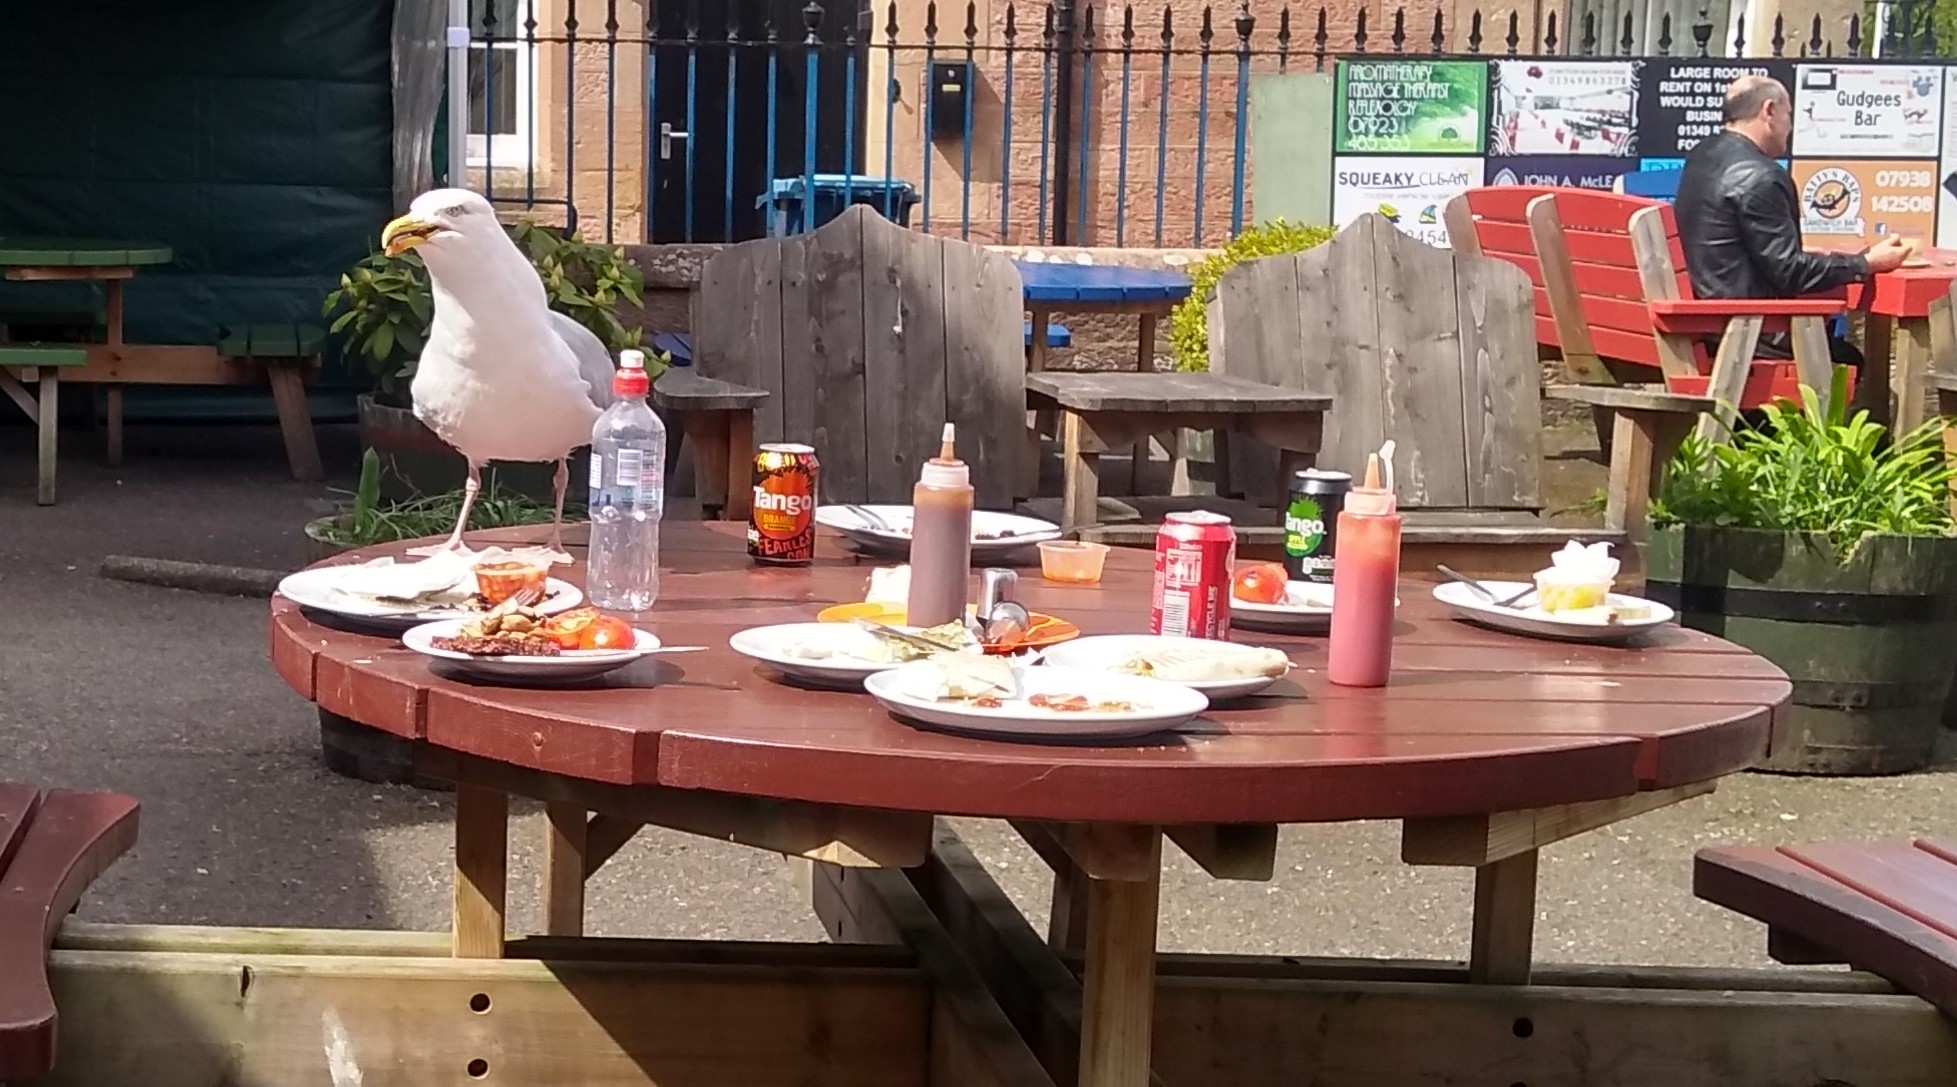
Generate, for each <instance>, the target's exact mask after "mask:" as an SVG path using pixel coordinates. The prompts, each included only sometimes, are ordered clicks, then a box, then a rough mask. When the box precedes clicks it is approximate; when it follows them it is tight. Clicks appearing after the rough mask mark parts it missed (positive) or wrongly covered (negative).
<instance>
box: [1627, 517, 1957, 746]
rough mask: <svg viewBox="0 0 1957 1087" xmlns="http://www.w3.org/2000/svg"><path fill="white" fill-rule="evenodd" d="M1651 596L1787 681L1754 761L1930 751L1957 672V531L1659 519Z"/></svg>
mask: <svg viewBox="0 0 1957 1087" xmlns="http://www.w3.org/2000/svg"><path fill="white" fill-rule="evenodd" d="M1647 564H1648V569H1647V574H1646V595H1648V596H1650V597H1651V598H1652V599H1654V600H1660V601H1663V602H1665V603H1667V604H1669V605H1671V606H1672V607H1674V608H1676V609H1678V612H1679V621H1680V622H1681V623H1683V624H1685V625H1686V626H1688V627H1692V628H1693V629H1695V630H1703V631H1705V632H1707V633H1709V634H1714V635H1717V636H1719V637H1722V638H1726V639H1728V640H1730V641H1733V642H1736V643H1738V644H1740V645H1743V646H1745V647H1746V648H1748V649H1751V650H1753V651H1754V652H1755V653H1758V654H1760V655H1761V656H1763V657H1766V658H1767V659H1768V660H1771V661H1773V662H1774V663H1775V664H1777V665H1779V666H1780V667H1781V668H1782V669H1783V670H1785V671H1786V672H1787V675H1788V677H1789V678H1790V679H1792V680H1793V681H1794V704H1793V705H1792V706H1791V707H1790V708H1789V709H1788V710H1787V711H1786V712H1784V713H1782V714H1781V715H1780V716H1779V717H1778V718H1777V719H1776V721H1775V725H1774V734H1773V745H1772V751H1771V753H1770V754H1769V755H1768V757H1767V760H1766V762H1765V763H1763V764H1762V765H1761V767H1760V768H1761V769H1763V770H1774V771H1780V772H1783V773H1794V774H1893V773H1902V772H1904V771H1908V770H1916V769H1920V768H1921V767H1923V766H1924V765H1925V764H1926V763H1927V762H1929V760H1930V757H1931V752H1932V750H1933V749H1934V748H1935V746H1936V742H1937V738H1938V731H1939V730H1940V729H1941V727H1942V716H1943V708H1944V699H1945V697H1946V696H1947V695H1948V693H1949V691H1950V685H1951V676H1952V673H1953V671H1954V670H1957V539H1947V538H1943V537H1921V536H1875V537H1871V538H1869V539H1868V540H1866V541H1864V542H1863V544H1862V546H1861V547H1859V548H1857V549H1856V552H1855V554H1854V556H1853V557H1851V558H1850V559H1849V561H1848V562H1847V563H1845V564H1844V563H1842V562H1840V561H1839V556H1838V555H1837V554H1836V552H1835V549H1834V548H1833V546H1831V545H1830V544H1829V542H1828V541H1827V539H1825V538H1824V537H1820V536H1812V535H1807V534H1801V533H1783V532H1766V531H1757V530H1752V529H1729V528H1704V527H1688V528H1680V527H1678V526H1670V527H1666V528H1660V529H1655V530H1654V531H1653V532H1652V536H1651V547H1650V551H1649V554H1648V557H1647Z"/></svg>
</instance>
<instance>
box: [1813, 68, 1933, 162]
mask: <svg viewBox="0 0 1957 1087" xmlns="http://www.w3.org/2000/svg"><path fill="white" fill-rule="evenodd" d="M1797 82H1798V84H1799V86H1797V87H1796V88H1795V89H1794V154H1795V155H1797V156H1799V157H1801V158H1899V159H1905V158H1910V159H1913V158H1931V157H1933V156H1935V155H1936V153H1937V137H1938V135H1939V134H1940V133H1941V131H1942V128H1943V97H1944V89H1943V72H1942V71H1941V70H1940V69H1937V68H1919V67H1914V66H1890V65H1875V64H1855V65H1822V64H1803V65H1801V66H1800V69H1799V75H1798V77H1797Z"/></svg>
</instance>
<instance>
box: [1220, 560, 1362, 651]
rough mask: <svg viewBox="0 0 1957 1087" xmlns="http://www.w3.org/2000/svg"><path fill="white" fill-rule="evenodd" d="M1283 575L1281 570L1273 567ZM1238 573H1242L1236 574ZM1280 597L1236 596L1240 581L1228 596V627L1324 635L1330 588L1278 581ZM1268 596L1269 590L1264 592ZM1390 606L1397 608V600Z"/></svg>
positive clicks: (1328, 617) (1328, 624)
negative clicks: (1280, 588) (1255, 598)
mask: <svg viewBox="0 0 1957 1087" xmlns="http://www.w3.org/2000/svg"><path fill="white" fill-rule="evenodd" d="M1272 565H1273V567H1274V568H1275V569H1276V570H1277V571H1278V572H1279V573H1282V572H1283V570H1284V568H1283V567H1281V566H1276V565H1275V564H1272ZM1239 573H1241V571H1239ZM1278 584H1280V585H1281V586H1282V587H1283V588H1282V593H1283V595H1282V596H1280V597H1279V598H1278V599H1277V600H1275V601H1272V600H1249V599H1245V598H1244V597H1243V596H1241V595H1239V594H1241V593H1242V592H1243V590H1244V586H1243V584H1242V583H1241V581H1239V582H1238V583H1237V584H1235V585H1234V586H1233V587H1232V592H1231V595H1230V625H1231V626H1239V627H1243V628H1244V629H1246V630H1270V631H1278V632H1281V633H1285V634H1323V633H1324V632H1326V631H1327V630H1330V629H1331V627H1332V587H1331V586H1330V585H1326V584H1324V583H1322V582H1316V581H1281V582H1279V583H1278ZM1265 592H1266V594H1268V592H1269V590H1268V588H1266V589H1265ZM1393 606H1394V607H1396V608H1397V607H1399V606H1400V601H1399V598H1398V597H1395V598H1394V600H1393Z"/></svg>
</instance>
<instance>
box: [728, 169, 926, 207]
mask: <svg viewBox="0 0 1957 1087" xmlns="http://www.w3.org/2000/svg"><path fill="white" fill-rule="evenodd" d="M805 180H808V179H805V178H803V177H801V176H800V175H797V176H795V177H778V178H776V179H775V180H774V181H773V182H771V183H769V186H768V191H767V192H765V193H762V194H761V195H760V196H757V197H755V198H754V206H755V207H757V208H765V207H767V206H768V205H770V204H785V203H790V202H800V201H801V199H802V183H803V182H804V181H805ZM813 180H814V188H815V191H816V193H817V194H818V195H823V196H843V195H845V194H848V195H855V194H857V193H864V194H866V195H870V196H874V197H879V198H880V197H881V196H882V195H883V194H884V193H885V192H888V193H890V194H891V195H892V196H894V197H895V198H896V199H897V200H900V201H903V202H905V203H915V202H916V201H917V190H916V188H915V187H913V186H912V185H911V183H910V182H908V181H905V180H904V179H902V178H896V177H871V176H870V175H868V174H817V175H815V177H814V179H813Z"/></svg>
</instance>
